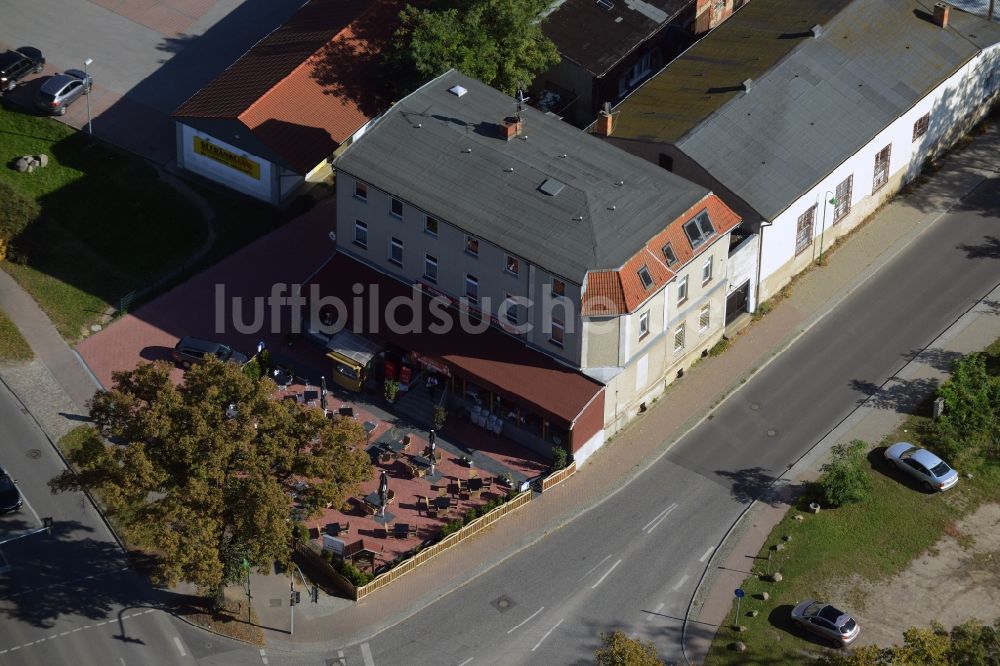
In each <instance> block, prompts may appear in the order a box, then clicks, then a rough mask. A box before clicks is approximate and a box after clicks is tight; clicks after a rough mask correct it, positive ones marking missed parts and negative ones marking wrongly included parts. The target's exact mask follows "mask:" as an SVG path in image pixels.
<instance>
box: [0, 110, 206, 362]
mask: <svg viewBox="0 0 1000 666" xmlns="http://www.w3.org/2000/svg"><path fill="white" fill-rule="evenodd" d="M0 153H2V156H3V160H4V162H5V163H7V162H9V161H10V160H12V159H14V158H16V157H18V156H20V155H26V154H39V153H45V154H47V155H48V156H49V160H50V161H49V165H48V166H47V167H46V168H44V169H41V170H39V171H36V172H35V173H31V174H28V173H23V174H22V173H17V172H16V171H14V170H12V169H9V168H4V169H0V179H3V180H4V181H6V182H8V183H10V184H11V185H12V186H13V187H15V188H16V189H18V190H19V191H21V192H22V193H24V194H25V195H27V196H30V197H33V198H35V199H36V200H37V201H38V202H39V204H40V205H41V207H42V215H41V217H40V218H39V219H38V220H36V221H35V222H33V223H32V224H31V226H30V227H29V228H28V230H27V231H26V232H25V233H24V234H22V235H21V236H20V237H19V238H18V239H17V240H16V241H15V244H14V245H15V251H14V252H13V253H12V256H11V261H8V262H5V263H4V268H5V269H6V270H7V271H8V272H9V273H10V274H11V275H12V276H13V277H14V279H16V280H17V281H18V282H19V283H20V284H21V285H22V286H23V287H24V288H25V289H27V290H28V291H29V292H30V293H31V294H32V296H34V298H35V300H37V301H38V302H39V304H40V305H41V306H42V308H43V309H44V310H45V311H46V313H47V314H48V315H49V317H50V318H51V319H52V321H53V323H54V324H55V325H56V327H57V328H58V329H59V332H60V333H61V334H62V335H63V337H65V338H66V339H67V340H69V341H71V342H72V341H75V340H76V339H78V338H79V337H80V335H81V331H82V330H85V329H86V328H87V327H88V326H89V325H90V324H91V323H93V322H94V321H96V320H97V319H99V318H100V315H101V313H102V312H103V311H104V310H105V309H106V308H107V307H108V306H109V305H113V306H116V305H117V304H118V301H119V299H120V298H121V297H122V296H124V295H125V294H126V293H128V292H130V291H132V290H134V289H138V288H141V287H143V286H145V285H148V284H149V283H151V282H152V281H154V280H155V279H156V278H158V277H160V276H161V275H163V274H164V273H165V272H168V271H169V270H170V269H171V268H173V267H175V266H177V265H179V264H180V263H182V262H183V261H184V259H185V258H186V257H188V256H189V255H190V254H191V253H192V252H193V251H194V250H195V249H197V248H198V247H199V246H200V245H201V243H202V242H203V241H204V238H205V234H206V229H205V225H204V223H203V221H202V220H201V219H200V217H199V215H198V213H197V211H196V210H195V209H194V208H193V207H192V206H191V205H190V204H189V203H188V202H187V201H186V200H185V199H183V198H181V196H180V195H179V194H177V193H176V192H175V191H174V190H173V189H171V188H170V187H169V186H167V185H165V184H163V183H162V182H160V180H159V179H158V177H157V174H156V171H155V170H154V169H153V168H152V167H151V166H149V165H148V164H147V163H146V162H144V161H143V160H140V159H139V158H136V157H133V156H131V155H127V154H125V153H122V152H120V151H117V150H115V149H113V148H109V147H107V146H105V145H104V144H100V143H96V144H92V145H91V144H88V142H87V141H86V137H85V136H84V135H83V134H81V133H79V132H76V131H75V130H73V129H71V128H69V127H66V126H64V125H62V124H60V123H57V122H55V121H54V120H52V119H49V118H41V117H37V116H32V115H28V114H25V113H21V112H17V111H11V110H8V109H0Z"/></svg>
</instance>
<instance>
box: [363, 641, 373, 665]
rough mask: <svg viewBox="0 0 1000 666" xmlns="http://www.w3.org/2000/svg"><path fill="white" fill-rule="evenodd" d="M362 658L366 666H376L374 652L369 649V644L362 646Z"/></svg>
mask: <svg viewBox="0 0 1000 666" xmlns="http://www.w3.org/2000/svg"><path fill="white" fill-rule="evenodd" d="M361 658H362V659H364V660H365V666H375V660H374V659H372V651H371V648H369V647H368V643H362V644H361Z"/></svg>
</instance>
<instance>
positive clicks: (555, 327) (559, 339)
mask: <svg viewBox="0 0 1000 666" xmlns="http://www.w3.org/2000/svg"><path fill="white" fill-rule="evenodd" d="M565 337H566V324H565V323H563V320H562V319H556V318H555V317H553V318H552V332H551V333H550V334H549V342H551V343H552V344H554V345H558V346H560V347H562V346H563V342H564V341H565Z"/></svg>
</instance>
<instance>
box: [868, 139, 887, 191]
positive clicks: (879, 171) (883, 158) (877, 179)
mask: <svg viewBox="0 0 1000 666" xmlns="http://www.w3.org/2000/svg"><path fill="white" fill-rule="evenodd" d="M891 151H892V144H891V143H890V144H889V145H888V146H886V147H885V148H883V149H882V150H880V151H878V154H877V155H875V176H874V178H873V179H872V194H875V192H877V191H878V190H879V188H881V187H882V186H883V185H885V184H886V183H887V182H889V155H890V153H891Z"/></svg>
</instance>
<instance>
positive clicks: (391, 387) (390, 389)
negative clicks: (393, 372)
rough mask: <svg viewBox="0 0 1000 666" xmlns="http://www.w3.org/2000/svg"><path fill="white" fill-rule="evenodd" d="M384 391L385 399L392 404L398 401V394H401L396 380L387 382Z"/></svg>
mask: <svg viewBox="0 0 1000 666" xmlns="http://www.w3.org/2000/svg"><path fill="white" fill-rule="evenodd" d="M384 391H385V399H386V400H388V401H389V402H392V401H393V400H395V399H396V394H398V393H399V382H397V381H396V380H395V379H387V380H385V388H384Z"/></svg>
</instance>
